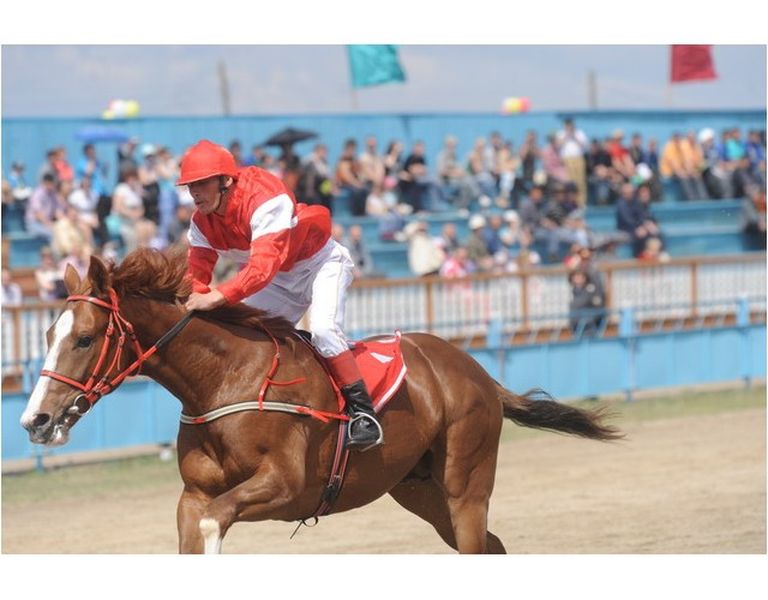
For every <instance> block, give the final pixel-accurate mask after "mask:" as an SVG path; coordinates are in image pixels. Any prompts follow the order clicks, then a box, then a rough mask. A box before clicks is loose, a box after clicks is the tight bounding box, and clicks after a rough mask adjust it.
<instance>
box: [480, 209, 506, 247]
mask: <svg viewBox="0 0 768 600" xmlns="http://www.w3.org/2000/svg"><path fill="white" fill-rule="evenodd" d="M503 226H504V219H503V217H502V216H501V215H500V214H492V215H490V216H489V217H488V224H487V226H486V227H485V228H484V229H483V237H484V238H485V247H486V248H487V249H488V252H489V253H490V254H496V253H497V252H499V251H500V250H502V249H503V248H504V243H503V242H502V240H501V229H502V227H503Z"/></svg>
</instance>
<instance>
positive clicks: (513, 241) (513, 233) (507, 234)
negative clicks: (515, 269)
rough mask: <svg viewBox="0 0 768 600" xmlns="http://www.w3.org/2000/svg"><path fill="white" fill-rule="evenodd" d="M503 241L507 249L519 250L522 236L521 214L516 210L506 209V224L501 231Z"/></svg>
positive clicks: (500, 235)
mask: <svg viewBox="0 0 768 600" xmlns="http://www.w3.org/2000/svg"><path fill="white" fill-rule="evenodd" d="M499 237H500V238H501V243H502V244H503V245H504V248H506V249H507V250H515V251H518V250H519V249H520V243H521V237H522V223H521V221H520V214H519V213H518V212H517V211H516V210H506V211H504V226H503V227H502V228H501V231H499Z"/></svg>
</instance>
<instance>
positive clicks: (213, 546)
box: [200, 519, 221, 554]
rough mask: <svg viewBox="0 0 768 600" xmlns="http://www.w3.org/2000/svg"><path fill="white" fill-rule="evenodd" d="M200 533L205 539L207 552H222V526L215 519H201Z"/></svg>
mask: <svg viewBox="0 0 768 600" xmlns="http://www.w3.org/2000/svg"><path fill="white" fill-rule="evenodd" d="M200 533H202V534H203V540H205V554H221V528H220V527H219V522H218V521H216V520H215V519H200Z"/></svg>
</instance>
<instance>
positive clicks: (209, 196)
mask: <svg viewBox="0 0 768 600" xmlns="http://www.w3.org/2000/svg"><path fill="white" fill-rule="evenodd" d="M231 184H232V178H231V177H226V178H223V177H219V176H216V177H209V178H208V179H202V180H200V181H193V182H192V183H190V184H189V193H190V194H192V198H193V199H194V201H195V208H197V210H199V211H200V212H201V213H203V214H204V215H210V214H211V213H212V212H217V211H218V212H223V209H224V203H223V202H222V200H223V199H222V195H223V194H222V191H221V188H222V186H227V187H228V186H229V185H231Z"/></svg>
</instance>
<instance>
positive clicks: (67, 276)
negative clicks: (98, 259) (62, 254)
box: [64, 263, 83, 296]
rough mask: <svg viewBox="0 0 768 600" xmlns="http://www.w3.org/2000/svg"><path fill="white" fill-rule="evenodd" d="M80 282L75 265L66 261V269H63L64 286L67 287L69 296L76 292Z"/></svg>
mask: <svg viewBox="0 0 768 600" xmlns="http://www.w3.org/2000/svg"><path fill="white" fill-rule="evenodd" d="M82 283H83V282H82V281H81V280H80V275H79V274H78V273H77V270H76V269H75V267H73V266H72V265H71V264H69V263H67V270H66V271H64V287H66V288H67V292H69V295H70V296H71V295H72V294H75V293H76V292H78V291H79V290H80V286H81V285H82Z"/></svg>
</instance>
